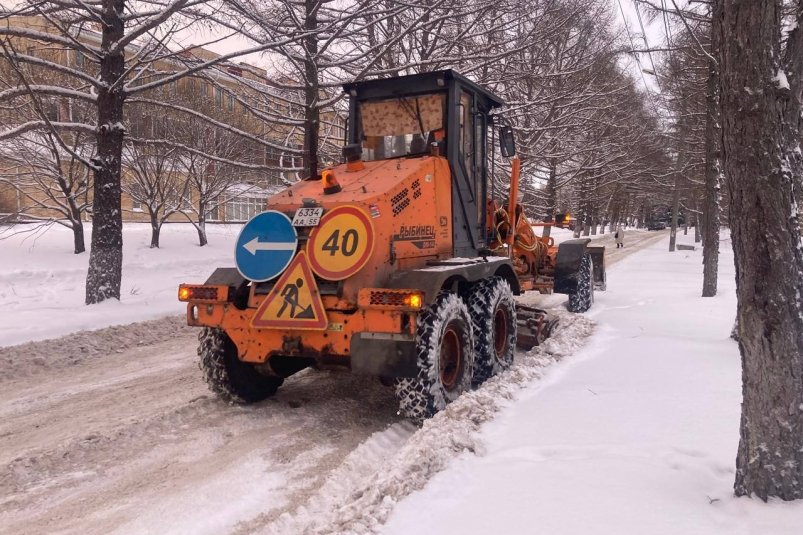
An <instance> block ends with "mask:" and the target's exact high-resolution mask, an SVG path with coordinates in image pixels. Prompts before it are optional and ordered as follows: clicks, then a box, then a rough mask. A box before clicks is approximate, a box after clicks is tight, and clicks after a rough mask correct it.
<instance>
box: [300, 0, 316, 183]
mask: <svg viewBox="0 0 803 535" xmlns="http://www.w3.org/2000/svg"><path fill="white" fill-rule="evenodd" d="M319 5H320V3H319V2H318V1H317V0H304V15H305V18H304V29H305V30H306V31H307V32H309V35H308V36H307V37H304V77H305V79H306V84H304V157H303V166H304V177H302V178H308V177H314V176H316V175H317V174H318V135H319V128H320V110H319V108H318V96H319V95H318V93H319V91H320V87H319V85H320V84H319V80H318V67H317V65H316V59H317V58H316V56H317V55H318V37H317V35H316V34H315V33H314V32H315V31H316V30H317V29H318V6H319Z"/></svg>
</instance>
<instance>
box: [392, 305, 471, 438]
mask: <svg viewBox="0 0 803 535" xmlns="http://www.w3.org/2000/svg"><path fill="white" fill-rule="evenodd" d="M416 352H417V354H418V359H417V364H418V375H417V376H416V377H414V378H408V377H403V378H398V379H396V380H395V381H394V390H395V393H396V398H397V399H398V400H399V412H400V413H401V414H402V415H403V416H405V417H407V418H409V419H410V420H412V421H414V422H416V423H421V422H423V421H424V420H425V419H427V418H429V417H431V416H433V415H434V414H435V413H437V412H438V411H440V410H443V409H444V408H445V407H446V405H448V404H449V403H451V402H452V401H454V400H455V399H457V398H458V397H459V396H460V394H462V393H463V392H465V391H466V390H469V389H470V388H471V376H472V370H473V367H474V366H473V365H474V332H473V327H472V322H471V315H470V314H469V312H468V307H467V306H466V303H465V302H464V301H463V299H461V298H460V297H459V296H457V295H456V294H453V293H447V292H442V293H441V294H440V295H438V297H437V298H436V299H435V302H434V303H433V304H432V305H431V306H430V307H429V308H427V309H426V310H424V311H423V312H422V313H421V314H420V315H419V317H418V328H417V332H416Z"/></svg>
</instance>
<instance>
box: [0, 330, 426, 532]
mask: <svg viewBox="0 0 803 535" xmlns="http://www.w3.org/2000/svg"><path fill="white" fill-rule="evenodd" d="M102 332H103V331H101V333H102ZM196 334H197V332H196V331H195V330H194V329H192V330H191V329H189V328H185V329H184V330H183V332H181V334H178V335H173V337H172V339H169V340H167V341H162V342H158V343H154V344H144V345H141V346H138V347H133V348H130V349H127V350H124V351H122V352H121V353H116V352H113V353H111V354H107V355H105V356H98V357H96V358H90V359H85V360H83V361H80V362H77V363H73V362H72V360H70V359H64V360H62V361H61V362H59V363H56V364H54V365H51V366H47V367H45V366H38V368H39V369H36V368H37V366H33V367H27V368H26V367H25V366H24V365H22V364H21V363H20V366H19V367H20V368H26V369H25V370H24V373H21V374H20V375H21V377H20V378H18V379H12V377H14V362H13V361H11V362H9V361H8V360H3V363H2V368H3V369H2V375H1V376H2V378H3V379H2V382H1V383H0V389H2V392H3V395H2V400H1V401H0V489H2V492H0V532H2V533H9V534H11V533H14V534H22V533H52V532H54V531H59V532H66V533H98V534H101V533H103V534H105V533H114V532H118V533H126V534H130V533H153V532H159V533H193V534H201V533H226V532H237V531H238V530H239V532H241V533H249V532H251V531H253V530H254V529H258V528H260V527H261V526H264V525H266V524H268V523H270V522H271V521H272V520H273V519H274V518H275V517H276V516H278V515H279V514H281V513H282V512H284V511H285V510H288V509H291V508H295V506H296V505H297V504H298V503H303V501H304V500H305V498H306V497H307V496H308V495H309V494H310V493H311V492H312V491H314V490H315V489H317V488H318V487H319V486H320V485H321V483H322V482H323V480H324V479H325V477H326V475H327V474H328V473H329V472H330V471H331V470H332V469H333V468H335V467H337V466H338V465H339V464H340V463H341V461H342V460H343V458H344V457H345V456H346V455H347V454H348V453H349V452H351V451H352V450H354V449H355V448H356V447H357V446H358V445H359V444H360V443H361V442H363V441H365V440H366V439H367V438H368V437H370V436H371V435H372V434H373V433H375V432H377V431H384V433H383V434H384V437H383V439H382V440H384V441H385V442H386V443H387V444H386V447H387V448H389V449H390V450H391V451H392V448H394V447H396V445H397V444H398V443H401V442H403V441H404V440H405V439H406V438H407V437H409V435H410V434H412V431H413V428H412V426H410V425H409V424H406V423H400V420H399V418H398V417H397V416H396V415H395V410H396V409H395V407H396V403H395V400H394V398H393V395H392V392H391V391H390V390H389V389H387V388H385V387H382V386H381V385H380V384H379V383H378V382H377V381H375V380H369V379H366V378H361V377H357V376H352V375H348V374H337V373H327V372H307V373H305V372H302V373H300V374H298V375H297V376H295V377H293V378H291V379H290V380H288V381H287V382H286V383H285V387H283V388H282V389H281V390H280V392H279V394H278V395H277V396H276V397H275V398H273V399H271V400H269V401H266V402H263V403H260V404H257V405H255V406H251V407H236V406H229V405H226V404H224V403H222V402H220V401H218V400H216V399H214V398H213V397H212V396H211V394H210V393H209V392H208V391H207V389H206V385H204V384H203V382H202V381H201V378H200V373H199V371H198V367H197V364H196V359H197V357H196V355H195V346H196V338H195V336H196ZM98 335H99V336H102V334H98ZM61 342H62V343H63V344H68V343H69V339H64V340H61ZM52 347H55V345H54V346H52ZM17 362H18V363H19V362H20V361H19V360H18V361H17ZM388 426H391V428H390V429H388ZM233 496H236V499H229V497H233ZM235 527H237V530H235Z"/></svg>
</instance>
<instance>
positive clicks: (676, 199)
mask: <svg viewBox="0 0 803 535" xmlns="http://www.w3.org/2000/svg"><path fill="white" fill-rule="evenodd" d="M677 168H678V169H677V170H676V171H675V186H674V188H673V190H672V221H671V224H670V227H669V252H670V253H671V252H673V251H674V250H675V242H676V241H677V235H678V209H679V205H680V168H681V165H680V152H678V164H677Z"/></svg>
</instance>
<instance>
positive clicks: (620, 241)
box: [613, 227, 625, 249]
mask: <svg viewBox="0 0 803 535" xmlns="http://www.w3.org/2000/svg"><path fill="white" fill-rule="evenodd" d="M613 237H614V238H616V248H617V249H618V248H620V247H624V246H625V231H624V229H623V228H622V227H619V228H617V229H616V234H614V236H613Z"/></svg>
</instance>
